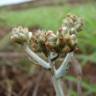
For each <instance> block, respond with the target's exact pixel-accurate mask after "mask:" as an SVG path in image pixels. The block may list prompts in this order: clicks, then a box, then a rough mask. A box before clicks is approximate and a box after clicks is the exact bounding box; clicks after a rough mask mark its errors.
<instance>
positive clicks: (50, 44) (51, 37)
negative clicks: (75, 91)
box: [45, 30, 57, 50]
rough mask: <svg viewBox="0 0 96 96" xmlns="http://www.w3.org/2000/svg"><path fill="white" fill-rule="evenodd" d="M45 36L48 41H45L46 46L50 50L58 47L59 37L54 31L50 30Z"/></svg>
mask: <svg viewBox="0 0 96 96" xmlns="http://www.w3.org/2000/svg"><path fill="white" fill-rule="evenodd" d="M45 38H46V41H45V46H46V48H47V49H48V50H54V48H55V47H56V40H57V37H56V35H55V34H54V33H53V31H51V30H49V31H48V32H46V36H45Z"/></svg>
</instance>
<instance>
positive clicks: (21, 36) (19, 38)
mask: <svg viewBox="0 0 96 96" xmlns="http://www.w3.org/2000/svg"><path fill="white" fill-rule="evenodd" d="M31 38H32V33H31V32H29V31H28V29H27V28H23V27H17V28H13V29H12V34H11V36H10V39H11V41H12V42H15V43H18V44H24V43H28V42H29V41H30V40H31Z"/></svg>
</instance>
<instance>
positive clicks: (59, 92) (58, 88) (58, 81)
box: [48, 53, 64, 96]
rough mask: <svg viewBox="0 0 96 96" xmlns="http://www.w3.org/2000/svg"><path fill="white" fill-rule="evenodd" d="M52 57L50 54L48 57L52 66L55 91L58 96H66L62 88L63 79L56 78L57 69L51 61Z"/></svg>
mask: <svg viewBox="0 0 96 96" xmlns="http://www.w3.org/2000/svg"><path fill="white" fill-rule="evenodd" d="M51 56H52V55H51V53H50V55H49V57H48V61H49V64H50V66H51V74H52V82H53V86H54V89H55V91H56V96H64V93H63V88H62V85H61V79H60V78H58V79H57V78H56V77H55V72H56V69H55V66H54V64H53V63H52V61H51Z"/></svg>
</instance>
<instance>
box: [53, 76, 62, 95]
mask: <svg viewBox="0 0 96 96" xmlns="http://www.w3.org/2000/svg"><path fill="white" fill-rule="evenodd" d="M52 81H53V85H54V88H55V91H56V96H64V92H63V88H62V85H61V80H60V79H57V78H56V77H55V76H53V77H52Z"/></svg>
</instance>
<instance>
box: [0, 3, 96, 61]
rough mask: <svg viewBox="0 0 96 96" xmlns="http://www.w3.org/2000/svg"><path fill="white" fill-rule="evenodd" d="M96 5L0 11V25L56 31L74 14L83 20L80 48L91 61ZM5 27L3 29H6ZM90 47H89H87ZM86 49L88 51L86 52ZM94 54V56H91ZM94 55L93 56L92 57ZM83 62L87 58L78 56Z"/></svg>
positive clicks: (94, 50)
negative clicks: (69, 14) (88, 54)
mask: <svg viewBox="0 0 96 96" xmlns="http://www.w3.org/2000/svg"><path fill="white" fill-rule="evenodd" d="M95 5H96V4H86V5H78V6H69V5H66V6H65V5H64V6H42V7H36V8H30V9H25V10H20V11H13V10H5V9H4V10H3V9H2V10H0V25H4V26H5V25H6V26H9V27H14V26H18V25H23V26H27V27H30V28H32V27H40V28H44V29H47V30H48V29H52V30H54V31H56V30H57V29H58V27H59V26H60V25H61V23H62V20H63V18H64V16H66V14H68V13H72V14H76V15H79V16H81V17H82V18H83V19H84V23H85V25H84V30H83V32H81V33H80V36H79V38H80V39H79V42H80V44H79V45H80V48H81V49H82V51H83V53H84V54H87V53H88V51H89V52H90V53H92V54H91V58H92V61H95V62H96V60H95V59H94V56H96V6H95ZM6 26H5V27H6ZM89 46H90V47H89ZM86 49H88V50H86ZM93 53H94V54H93ZM93 55H94V56H93ZM80 57H81V58H83V59H84V60H85V61H87V60H89V59H90V58H89V56H86V55H83V57H82V55H81V56H80Z"/></svg>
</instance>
